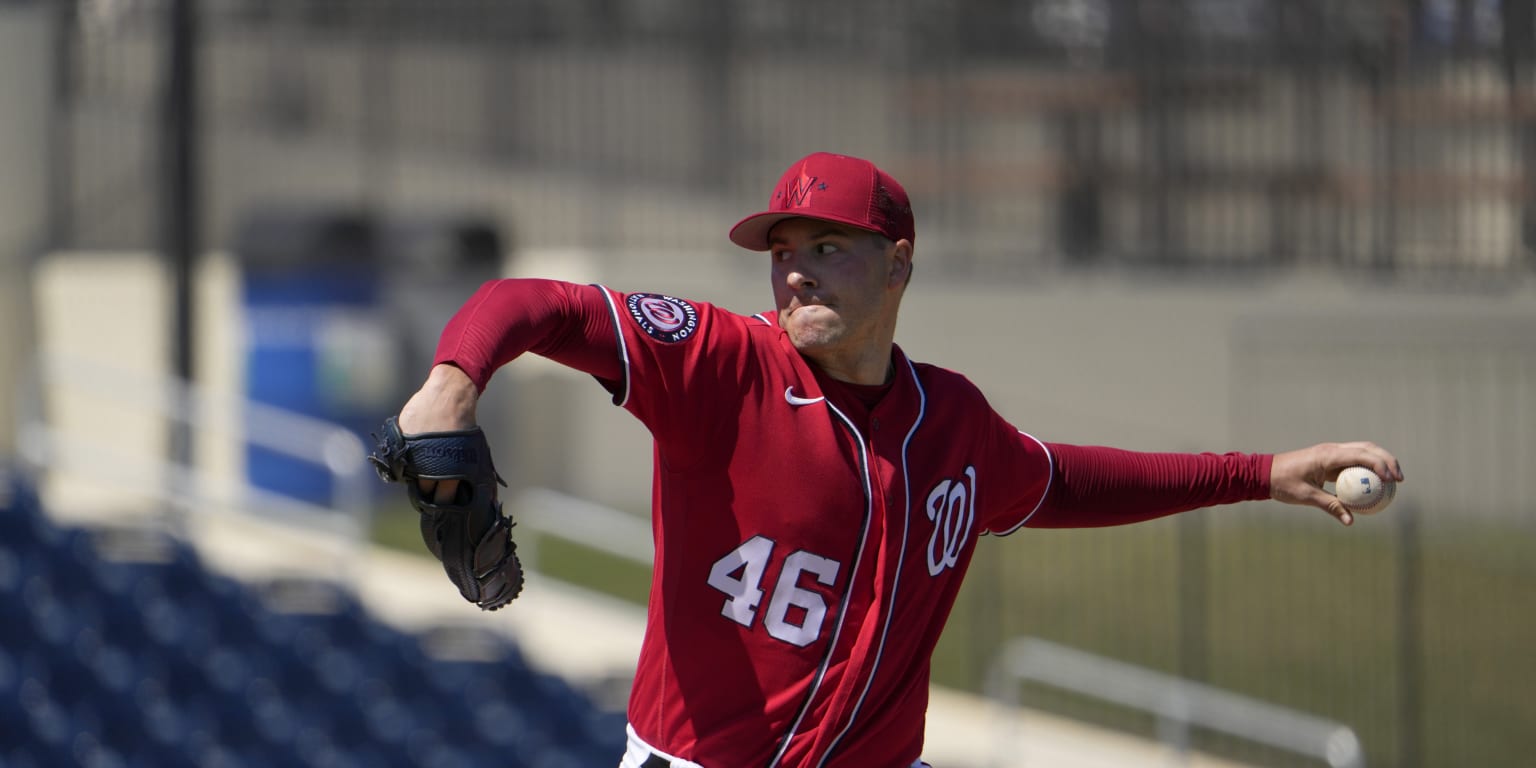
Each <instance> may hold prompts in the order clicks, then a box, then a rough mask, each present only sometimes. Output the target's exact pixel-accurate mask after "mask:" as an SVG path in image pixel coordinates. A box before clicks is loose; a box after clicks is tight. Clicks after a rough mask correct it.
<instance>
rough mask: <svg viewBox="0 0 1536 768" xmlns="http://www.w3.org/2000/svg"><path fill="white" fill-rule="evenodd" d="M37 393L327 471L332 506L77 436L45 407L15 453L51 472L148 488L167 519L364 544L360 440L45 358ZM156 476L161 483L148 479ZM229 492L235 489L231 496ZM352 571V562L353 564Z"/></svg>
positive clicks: (355, 546) (144, 378)
mask: <svg viewBox="0 0 1536 768" xmlns="http://www.w3.org/2000/svg"><path fill="white" fill-rule="evenodd" d="M35 381H36V382H37V386H38V387H40V388H41V390H42V391H43V392H47V393H48V394H49V396H50V397H56V396H59V395H65V396H67V397H71V398H86V399H90V400H93V401H97V402H105V403H108V404H111V405H112V406H113V407H116V408H123V409H127V410H128V412H130V413H133V414H135V415H138V414H147V415H152V416H155V417H159V418H162V419H164V420H165V421H166V422H167V423H173V424H178V425H184V426H185V427H186V428H187V429H188V430H190V431H191V432H192V434H193V435H194V436H195V438H196V441H198V443H199V444H202V443H203V441H207V440H211V439H218V440H225V441H230V442H239V443H243V444H244V445H247V446H259V447H261V448H264V449H266V450H269V451H272V452H274V453H277V454H280V455H282V456H284V457H288V458H291V459H295V460H297V461H300V462H304V463H306V464H311V465H314V466H316V467H319V468H321V469H322V470H324V472H325V473H326V474H327V475H328V476H329V479H330V489H331V492H330V499H329V503H328V504H316V503H313V502H310V501H305V500H303V499H300V498H296V497H293V496H289V495H286V494H283V493H281V492H277V491H272V490H266V489H262V488H257V487H255V486H252V485H250V484H249V483H247V482H245V480H244V478H243V477H234V478H231V477H221V476H218V475H217V474H216V473H214V472H213V471H211V470H209V469H208V468H206V467H203V466H199V464H198V463H197V462H195V461H194V462H191V463H188V464H180V463H177V462H173V461H170V460H169V459H167V458H165V457H162V456H159V455H157V454H154V453H153V452H151V451H148V450H138V451H133V450H125V449H123V448H122V447H120V446H112V445H111V444H110V443H111V440H109V439H108V438H104V437H101V436H99V435H84V434H80V433H79V432H78V431H75V432H71V431H69V430H66V429H63V428H61V427H59V426H57V425H55V424H52V423H50V422H49V420H48V419H47V417H46V416H45V415H44V411H43V410H42V409H37V411H36V415H35V416H34V417H33V418H32V419H30V420H24V421H23V422H22V424H21V426H20V427H19V434H18V442H19V445H18V453H19V454H20V455H21V456H22V457H23V458H24V459H26V460H27V461H28V462H30V463H32V464H34V465H36V466H38V467H40V468H45V469H47V470H50V471H63V472H78V473H83V474H88V475H89V476H90V477H91V478H92V479H94V480H96V481H99V482H102V483H105V484H111V485H114V486H121V487H130V488H135V489H139V490H142V491H143V492H145V493H147V494H148V495H150V496H151V497H153V498H155V499H156V500H157V501H160V502H162V503H164V504H165V509H166V516H167V517H168V518H171V519H168V520H167V521H166V522H168V523H170V524H171V525H172V526H173V527H174V526H176V525H178V524H179V522H180V521H178V520H177V519H175V517H174V514H173V513H175V512H178V511H186V510H200V511H208V510H223V511H230V512H235V513H243V514H247V515H250V516H252V517H256V518H259V519H262V520H265V521H271V522H278V523H282V524H286V525H296V526H300V527H303V528H306V529H311V530H319V531H324V532H327V533H329V534H331V535H333V536H335V537H337V538H338V539H340V543H341V544H342V545H343V546H344V547H345V548H346V549H347V550H348V552H349V553H350V556H349V560H351V561H352V564H355V561H356V557H357V555H359V554H360V553H361V551H362V548H363V545H364V543H365V542H366V541H367V539H368V536H369V532H370V528H371V522H372V507H371V502H370V498H371V494H370V485H369V484H370V482H371V481H372V480H373V478H374V474H373V472H372V471H371V470H370V469H369V467H368V463H367V461H366V456H367V451H366V446H364V444H363V441H362V440H361V439H360V438H358V437H357V435H355V434H354V433H352V432H351V431H350V430H348V429H346V428H344V427H341V426H339V425H337V424H333V423H331V422H328V421H324V420H322V419H317V418H314V417H311V416H306V415H303V414H299V413H294V412H292V411H288V410H285V409H282V408H278V407H275V406H272V405H268V404H264V403H258V402H254V401H251V400H248V399H245V398H243V397H238V396H227V395H220V394H217V393H214V392H211V391H209V390H207V389H206V388H203V387H199V386H197V385H194V384H189V383H187V382H184V381H181V380H179V379H175V378H173V377H163V376H154V375H152V374H145V373H141V372H131V371H125V370H121V369H117V368H113V367H110V366H105V365H101V364H99V363H93V362H89V361H85V360H81V359H72V358H67V357H63V356H58V355H50V354H47V353H44V354H43V355H41V356H40V359H39V362H38V364H37V377H36V379H35ZM146 478H157V479H159V480H160V481H161V482H158V483H156V482H153V481H152V480H151V481H148V482H146ZM230 489H234V490H233V492H231V490H230ZM348 567H350V565H349V566H348Z"/></svg>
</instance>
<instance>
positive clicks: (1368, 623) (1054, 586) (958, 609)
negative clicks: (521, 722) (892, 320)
mask: <svg viewBox="0 0 1536 768" xmlns="http://www.w3.org/2000/svg"><path fill="white" fill-rule="evenodd" d="M406 512H407V514H405V515H400V514H385V515H381V516H380V524H379V527H378V536H379V540H380V541H381V542H383V543H385V544H388V545H391V546H399V547H401V548H402V549H405V550H407V551H415V552H421V553H425V549H424V548H423V547H422V545H421V542H420V537H419V533H418V532H417V530H416V523H415V517H414V513H409V510H406ZM1191 519H1195V520H1196V522H1191ZM1390 519H1391V518H1389V517H1383V518H1378V519H1373V520H1365V521H1362V522H1361V523H1360V524H1358V525H1357V526H1356V527H1355V528H1353V529H1350V530H1345V529H1342V528H1340V527H1338V526H1337V525H1336V524H1334V523H1331V522H1330V521H1327V520H1318V521H1316V523H1315V524H1313V523H1301V524H1298V523H1296V522H1294V521H1286V522H1284V523H1282V522H1279V521H1276V520H1274V519H1273V518H1270V517H1267V516H1264V515H1247V514H1244V513H1243V512H1222V513H1219V514H1217V513H1195V514H1194V515H1193V516H1183V518H1174V519H1169V520H1161V521H1154V522H1151V523H1145V524H1142V525H1137V526H1129V527H1125V528H1114V529H1099V530H1077V531H1033V530H1026V531H1021V532H1019V533H1017V534H1015V535H1013V536H1010V537H1007V538H1003V539H992V538H987V539H983V541H982V543H981V546H980V549H979V550H978V552H977V557H976V560H975V562H974V564H973V566H972V570H971V573H970V574H969V576H968V577H967V583H966V586H965V588H964V589H963V590H962V592H961V596H960V599H959V601H958V602H957V604H956V606H955V611H954V614H953V615H952V616H951V618H950V621H949V623H948V625H947V627H946V629H945V633H944V636H943V639H942V640H941V641H940V644H939V647H938V650H937V652H936V654H935V658H934V662H933V676H934V680H935V682H937V683H940V684H943V685H947V686H954V687H958V688H962V689H968V690H980V688H981V685H982V683H983V680H984V677H985V674H986V664H987V662H988V661H989V660H990V658H991V657H992V656H993V655H994V654H995V653H996V651H997V649H998V647H999V646H1000V644H1001V643H1002V642H1003V641H1004V640H1006V639H1007V638H1010V637H1014V636H1018V635H1036V636H1040V637H1045V638H1047V639H1050V640H1054V641H1057V642H1062V643H1065V644H1068V645H1071V646H1074V647H1078V648H1082V649H1084V650H1087V651H1090V652H1093V653H1099V654H1103V655H1106V656H1110V657H1112V658H1116V659H1120V660H1123V661H1128V662H1131V663H1134V664H1139V665H1143V666H1147V667H1151V668H1153V669H1158V670H1161V671H1165V672H1169V673H1173V674H1181V675H1186V676H1192V677H1198V678H1202V679H1203V680H1205V681H1206V682H1209V683H1211V684H1213V685H1216V686H1219V687H1222V688H1226V689H1230V690H1234V691H1237V692H1239V693H1243V694H1246V695H1250V696H1253V697H1256V698H1259V699H1262V700H1265V701H1269V702H1272V703H1275V704H1279V705H1282V706H1288V707H1293V708H1296V709H1299V710H1302V711H1305V712H1310V713H1313V714H1316V715H1320V716H1323V717H1328V718H1331V719H1335V720H1338V721H1340V722H1343V723H1345V724H1347V725H1349V726H1351V727H1353V728H1355V730H1356V731H1357V733H1359V735H1360V737H1361V739H1362V740H1363V741H1364V742H1365V745H1366V749H1367V752H1368V764H1370V765H1420V766H1431V765H1512V764H1519V763H1520V761H1522V760H1524V759H1526V756H1527V755H1530V754H1533V753H1536V729H1533V728H1532V727H1531V725H1532V724H1533V723H1536V695H1532V692H1533V691H1536V605H1533V600H1532V596H1533V595H1536V533H1533V532H1532V531H1531V530H1530V529H1520V528H1510V527H1506V528H1490V527H1472V526H1460V527H1454V528H1453V527H1449V526H1444V527H1438V528H1434V529H1427V530H1425V531H1423V532H1421V533H1420V535H1419V537H1418V539H1417V547H1418V548H1419V551H1420V553H1421V557H1420V558H1419V559H1418V560H1417V563H1416V569H1414V568H1412V567H1411V568H1410V570H1408V571H1404V565H1405V563H1406V562H1407V561H1406V560H1405V559H1404V558H1403V557H1402V554H1401V552H1402V550H1401V548H1400V545H1401V544H1402V541H1401V540H1400V539H1399V537H1398V533H1397V530H1396V529H1395V528H1394V527H1393V525H1392V524H1391V523H1390V522H1389V521H1390ZM524 538H531V537H525V536H520V537H519V541H520V542H523V540H524ZM520 546H522V547H525V548H527V547H528V544H527V543H521V544H520ZM536 551H537V556H538V562H537V567H538V568H539V570H540V571H541V572H543V573H544V574H546V575H548V576H549V577H553V578H560V579H564V580H568V581H572V582H575V583H578V584H582V585H585V586H588V587H592V588H594V589H599V590H602V591H605V592H608V593H611V594H614V595H617V596H619V597H622V598H624V599H627V600H631V601H634V602H636V603H642V604H643V602H644V600H645V597H646V594H647V591H648V578H649V574H648V572H647V570H646V569H645V568H642V567H639V566H636V565H634V564H632V563H627V562H624V561H621V560H617V559H616V558H612V557H609V556H607V555H604V554H602V553H600V552H596V551H593V550H590V549H587V548H584V547H581V546H578V545H576V544H573V543H570V542H563V541H559V540H556V539H552V538H549V537H542V538H541V539H540V540H538V541H537V542H536ZM1405 584H1409V585H1414V584H1416V585H1417V586H1416V588H1417V590H1418V597H1417V600H1416V601H1414V602H1413V603H1412V604H1411V605H1405V604H1404V601H1403V599H1402V594H1403V593H1402V591H1401V590H1402V588H1403V586H1404V585H1405ZM1181 593H1182V594H1185V595H1187V599H1183V600H1181ZM1201 595H1203V598H1202V597H1200V596H1201ZM1201 606H1203V608H1201ZM1405 611H1406V613H1405ZM1406 629H1415V630H1416V631H1415V632H1407V631H1405V630H1406ZM1405 680H1408V681H1415V684H1414V685H1405V684H1404V681H1405ZM1415 685H1416V687H1415ZM1022 693H1023V694H1024V700H1025V701H1026V702H1028V703H1031V704H1034V705H1037V706H1045V707H1049V708H1053V709H1057V710H1060V711H1064V712H1066V713H1068V714H1072V715H1074V716H1078V717H1084V718H1088V719H1091V720H1097V721H1099V722H1103V723H1107V724H1110V725H1113V726H1115V727H1120V728H1125V729H1127V730H1132V731H1139V732H1143V733H1148V734H1150V733H1151V732H1152V723H1151V720H1150V718H1148V717H1146V716H1144V715H1141V714H1138V713H1130V712H1125V711H1120V710H1117V709H1115V708H1113V707H1107V706H1104V705H1101V704H1098V703H1096V702H1093V701H1090V700H1086V699H1081V698H1077V697H1073V696H1068V695H1064V694H1059V693H1056V692H1051V691H1046V690H1043V689H1038V688H1026V689H1024V690H1023V691H1022ZM1200 743H1201V744H1202V745H1203V746H1208V747H1213V748H1215V749H1217V750H1218V751H1227V752H1234V753H1240V754H1239V755H1238V756H1241V757H1245V758H1247V759H1250V760H1255V761H1259V762H1264V763H1268V764H1274V765H1292V764H1295V765H1309V763H1305V762H1294V761H1292V762H1287V761H1286V759H1285V758H1284V757H1283V756H1282V755H1280V754H1278V753H1267V752H1260V751H1257V750H1251V751H1250V750H1248V749H1247V748H1245V747H1242V745H1240V744H1237V743H1235V742H1230V741H1224V740H1216V739H1210V738H1207V739H1203V740H1202V741H1201V742H1200ZM1310 765H1316V763H1310Z"/></svg>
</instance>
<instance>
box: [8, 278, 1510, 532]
mask: <svg viewBox="0 0 1536 768" xmlns="http://www.w3.org/2000/svg"><path fill="white" fill-rule="evenodd" d="M603 263H609V264H613V263H616V264H617V266H609V267H602V266H600V265H601V264H603ZM505 274H507V275H530V276H543V277H555V278H562V279H570V280H574V281H579V282H594V281H596V282H603V283H606V284H608V285H611V286H613V287H615V288H620V289H623V290H637V291H638V290H645V291H664V292H671V293H674V294H676V295H680V296H685V297H689V298H694V299H698V300H701V301H711V302H715V303H717V304H720V305H722V306H725V307H727V308H730V309H733V310H736V311H739V312H743V313H753V312H759V311H764V310H767V309H770V308H771V298H770V295H769V289H768V286H767V283H766V274H767V269H766V265H765V264H763V263H762V260H761V257H759V256H756V255H751V254H746V253H742V254H741V256H740V258H720V257H719V256H717V255H712V254H705V253H701V254H677V253H659V252H658V253H647V252H635V253H629V254H628V255H627V258H624V259H622V260H618V261H617V262H614V261H613V260H611V259H606V258H603V257H595V256H591V255H590V254H583V253H581V252H579V251H550V252H540V251H533V252H529V253H527V254H524V255H522V256H521V257H520V258H518V259H515V260H513V261H511V262H509V266H508V268H507V269H506V270H505ZM239 280H240V276H239V273H238V270H237V269H235V268H234V267H233V265H232V264H231V263H230V262H229V261H228V260H227V259H225V258H223V257H218V256H214V257H210V258H209V259H207V260H206V261H205V262H204V266H203V268H202V272H201V277H200V286H201V288H200V300H199V306H200V307H202V308H203V309H202V316H201V317H200V319H199V352H198V360H199V362H200V374H199V375H200V377H201V380H202V382H203V383H204V384H205V385H206V386H209V387H211V388H212V389H214V390H215V391H216V392H221V393H223V394H226V395H231V396H234V395H238V394H239V393H240V388H241V386H242V384H241V382H242V381H243V380H244V377H243V370H242V366H243V360H242V343H243V342H242V331H241V327H242V326H241V322H240V310H239V306H238V298H237V297H238V296H239V289H238V286H239ZM468 289H469V288H468V287H466V289H465V290H466V291H467V290H468ZM165 295H166V287H165V285H164V274H163V272H162V271H161V270H160V269H159V267H158V265H157V264H156V263H155V262H154V260H153V259H152V258H150V257H149V256H147V255H144V254H128V253H118V254H63V255H56V256H53V257H50V258H49V259H48V260H47V261H45V262H44V264H43V268H42V269H41V270H40V271H39V279H38V281H37V292H36V297H37V302H38V315H39V318H40V320H39V325H40V329H41V332H42V335H43V339H44V342H45V343H46V345H47V346H48V347H49V348H50V349H56V350H60V351H63V352H65V353H67V354H69V355H71V356H73V357H82V358H85V359H87V360H91V361H95V362H98V363H101V364H104V365H108V366H111V367H115V368H120V369H123V370H128V371H135V372H141V373H148V372H153V371H156V370H164V360H165V344H166V338H165V334H164V332H163V331H162V329H163V328H164V323H165V313H166V309H165V307H166V305H165V301H164V298H165ZM435 332H436V329H424V330H423V331H422V333H423V334H435ZM897 339H898V342H899V343H900V344H902V346H903V347H904V348H905V349H906V350H907V351H908V352H909V353H910V354H911V355H912V356H913V357H914V358H916V359H919V360H923V361H926V362H932V363H935V364H939V365H944V366H946V367H950V368H953V369H956V370H959V371H961V372H963V373H965V374H966V375H968V376H969V377H970V378H971V379H972V380H973V381H975V382H976V383H977V384H978V385H979V386H980V387H981V388H982V390H983V391H984V392H986V393H987V394H988V396H989V398H990V399H991V401H992V403H993V405H994V406H995V407H996V408H997V410H998V411H999V412H1000V413H1002V414H1003V415H1004V416H1005V417H1007V418H1009V419H1010V420H1011V421H1013V422H1014V424H1015V425H1017V426H1018V427H1020V428H1021V429H1024V430H1026V431H1028V432H1030V433H1032V434H1034V435H1036V436H1037V437H1040V438H1041V439H1044V440H1050V441H1060V442H1069V443H1080V444H1104V445H1114V446H1119V447H1123V448H1130V449H1138V450H1175V451H1218V452H1219V451H1227V450H1245V451H1263V452H1270V451H1280V450H1287V449H1291V448H1297V447H1301V446H1303V445H1307V444H1310V443H1313V442H1319V441H1330V440H1360V439H1369V440H1375V441H1377V442H1379V443H1382V444H1383V445H1386V446H1387V447H1389V448H1390V449H1391V450H1393V451H1394V452H1396V453H1397V454H1398V455H1399V456H1400V457H1401V458H1402V460H1403V462H1404V464H1405V466H1406V467H1407V468H1408V470H1409V471H1410V474H1411V484H1410V485H1408V486H1406V487H1405V489H1404V494H1405V495H1411V496H1412V497H1413V498H1414V499H1415V500H1416V501H1418V502H1420V503H1421V504H1423V505H1424V508H1425V509H1429V510H1433V512H1432V514H1431V517H1435V516H1441V517H1443V519H1449V520H1464V519H1468V518H1469V517H1509V516H1524V517H1526V518H1530V517H1531V513H1532V512H1533V511H1536V497H1533V496H1532V495H1531V494H1530V493H1529V492H1528V491H1527V490H1526V489H1525V488H1524V486H1523V483H1522V478H1523V477H1524V475H1525V473H1526V472H1528V470H1529V468H1530V467H1531V466H1536V293H1533V291H1532V290H1530V289H1519V290H1513V291H1511V292H1509V293H1507V294H1503V295H1488V294H1485V293H1479V294H1476V295H1466V296H1459V295H1454V294H1447V293H1443V292H1440V293H1435V294H1433V295H1431V294H1426V293H1424V292H1421V291H1417V290H1413V289H1409V288H1394V287H1392V286H1388V285H1384V284H1379V283H1374V284H1360V285H1357V284H1351V283H1348V282H1343V281H1338V280H1332V279H1323V278H1305V277H1296V278H1289V279H1278V278H1276V279H1269V280H1265V281H1263V282H1261V283H1258V284H1255V285H1250V286H1241V285H1233V284H1230V283H1217V282H1212V281H1199V280H1177V281H1174V280H1168V279H1161V280H1151V279H1147V278H1139V277H1134V276H1129V275H1119V276H1113V275H1111V276H1100V277H1096V278H1074V277H1069V276H1059V275H1058V276H1052V277H1045V278H1041V279H1040V280H1039V281H1037V282H1035V283H1032V284H1013V285H993V286H982V287H978V286H974V285H966V286H963V287H962V286H959V285H956V284H946V283H942V282H938V281H933V280H925V279H924V277H923V272H922V271H921V270H919V271H918V277H917V280H916V282H914V284H913V285H912V287H911V289H910V293H909V294H908V297H907V300H906V305H905V307H904V311H903V317H902V321H901V327H900V328H899V329H898V332H897ZM428 363H429V360H426V359H423V360H420V361H419V366H420V368H421V370H420V372H419V374H420V376H422V377H424V376H425V374H426V370H425V368H426V366H427V364H428ZM417 384H419V381H416V380H410V381H405V382H402V387H403V388H404V390H405V391H409V390H410V389H414V387H415V385H417ZM52 394H54V395H55V400H54V402H53V403H52V409H51V411H50V415H51V417H53V418H54V419H55V420H56V421H59V422H65V423H68V424H73V425H75V426H76V427H78V428H79V429H81V430H84V431H85V432H86V434H92V435H109V436H111V437H112V439H113V440H116V441H119V442H121V443H122V444H121V445H120V446H117V447H118V448H119V449H120V450H125V451H128V452H130V453H133V452H143V453H145V454H147V455H158V452H159V450H160V448H161V445H160V441H161V440H162V439H163V434H162V432H163V430H160V429H158V428H157V427H156V426H155V424H154V423H152V422H145V421H143V420H142V419H139V420H137V421H136V420H135V417H134V416H133V415H132V414H128V413H119V412H115V411H113V410H111V409H107V408H103V407H102V406H100V405H99V404H98V405H91V404H89V403H88V402H85V401H83V400H82V399H80V398H78V397H73V398H72V397H70V396H68V395H64V394H62V393H58V392H55V393H52ZM484 404H485V405H484V407H483V409H482V417H483V422H484V425H485V426H486V427H487V429H488V431H489V432H490V433H491V439H492V445H493V446H494V447H495V449H496V452H497V463H498V467H499V468H500V469H501V471H502V474H503V475H505V476H506V477H507V479H508V480H509V481H510V482H511V483H512V484H513V485H514V486H515V487H521V486H528V485H541V486H548V487H552V488H555V489H557V490H562V491H567V492H570V493H573V494H576V495H578V496H582V497H585V498H588V499H592V500H595V501H598V502H601V503H604V504H608V505H610V506H614V507H618V508H621V509H626V510H631V511H634V512H644V511H645V510H646V509H647V508H648V505H649V499H650V460H651V446H650V441H649V437H648V435H647V434H646V433H645V430H644V429H643V428H642V427H641V426H640V424H639V423H638V422H637V421H635V420H634V419H633V418H632V417H630V416H629V414H628V413H627V412H625V411H623V410H621V409H619V408H616V407H614V406H612V405H611V404H610V402H609V398H608V395H607V393H606V392H604V391H603V390H602V389H601V387H599V386H598V385H597V384H596V383H595V382H593V381H592V380H591V379H590V378H589V377H587V376H586V375H584V374H579V373H575V372H573V371H570V370H568V369H565V368H562V367H560V366H558V365H555V364H553V363H550V362H548V361H546V360H542V359H539V358H536V357H529V358H526V359H523V360H518V361H516V362H514V363H512V364H510V365H508V366H507V367H506V368H504V369H503V370H502V371H500V372H499V373H498V375H497V376H496V378H495V379H493V380H492V382H491V385H490V387H489V388H488V389H487V392H486V395H485V399H484ZM201 447H202V454H201V459H202V460H203V461H204V462H205V466H207V467H209V468H211V469H213V470H215V471H216V472H220V473H224V474H234V475H238V473H239V472H240V466H239V465H240V462H239V460H238V456H239V451H238V449H237V448H236V447H234V446H232V445H230V444H228V443H224V442H209V443H204V444H202V446H201Z"/></svg>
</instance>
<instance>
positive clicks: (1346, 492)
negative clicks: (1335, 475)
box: [1333, 467, 1397, 515]
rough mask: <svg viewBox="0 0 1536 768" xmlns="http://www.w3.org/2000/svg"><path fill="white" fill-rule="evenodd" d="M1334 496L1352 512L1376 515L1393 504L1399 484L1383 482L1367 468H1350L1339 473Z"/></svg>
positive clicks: (1388, 481) (1334, 486)
mask: <svg viewBox="0 0 1536 768" xmlns="http://www.w3.org/2000/svg"><path fill="white" fill-rule="evenodd" d="M1333 494H1334V495H1335V496H1338V497H1339V501H1342V502H1344V506H1345V508H1347V509H1348V510H1349V511H1350V512H1353V513H1355V514H1357V515H1374V514H1376V513H1377V512H1380V511H1382V510H1383V509H1386V508H1387V506H1388V505H1389V504H1391V503H1392V497H1393V496H1395V495H1396V494H1397V483H1394V482H1392V481H1391V480H1382V479H1381V478H1380V477H1379V476H1377V474H1376V473H1375V472H1372V471H1371V470H1369V469H1366V468H1365V467H1350V468H1348V469H1346V470H1344V471H1343V472H1340V473H1339V479H1338V480H1335V481H1334V483H1333Z"/></svg>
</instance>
